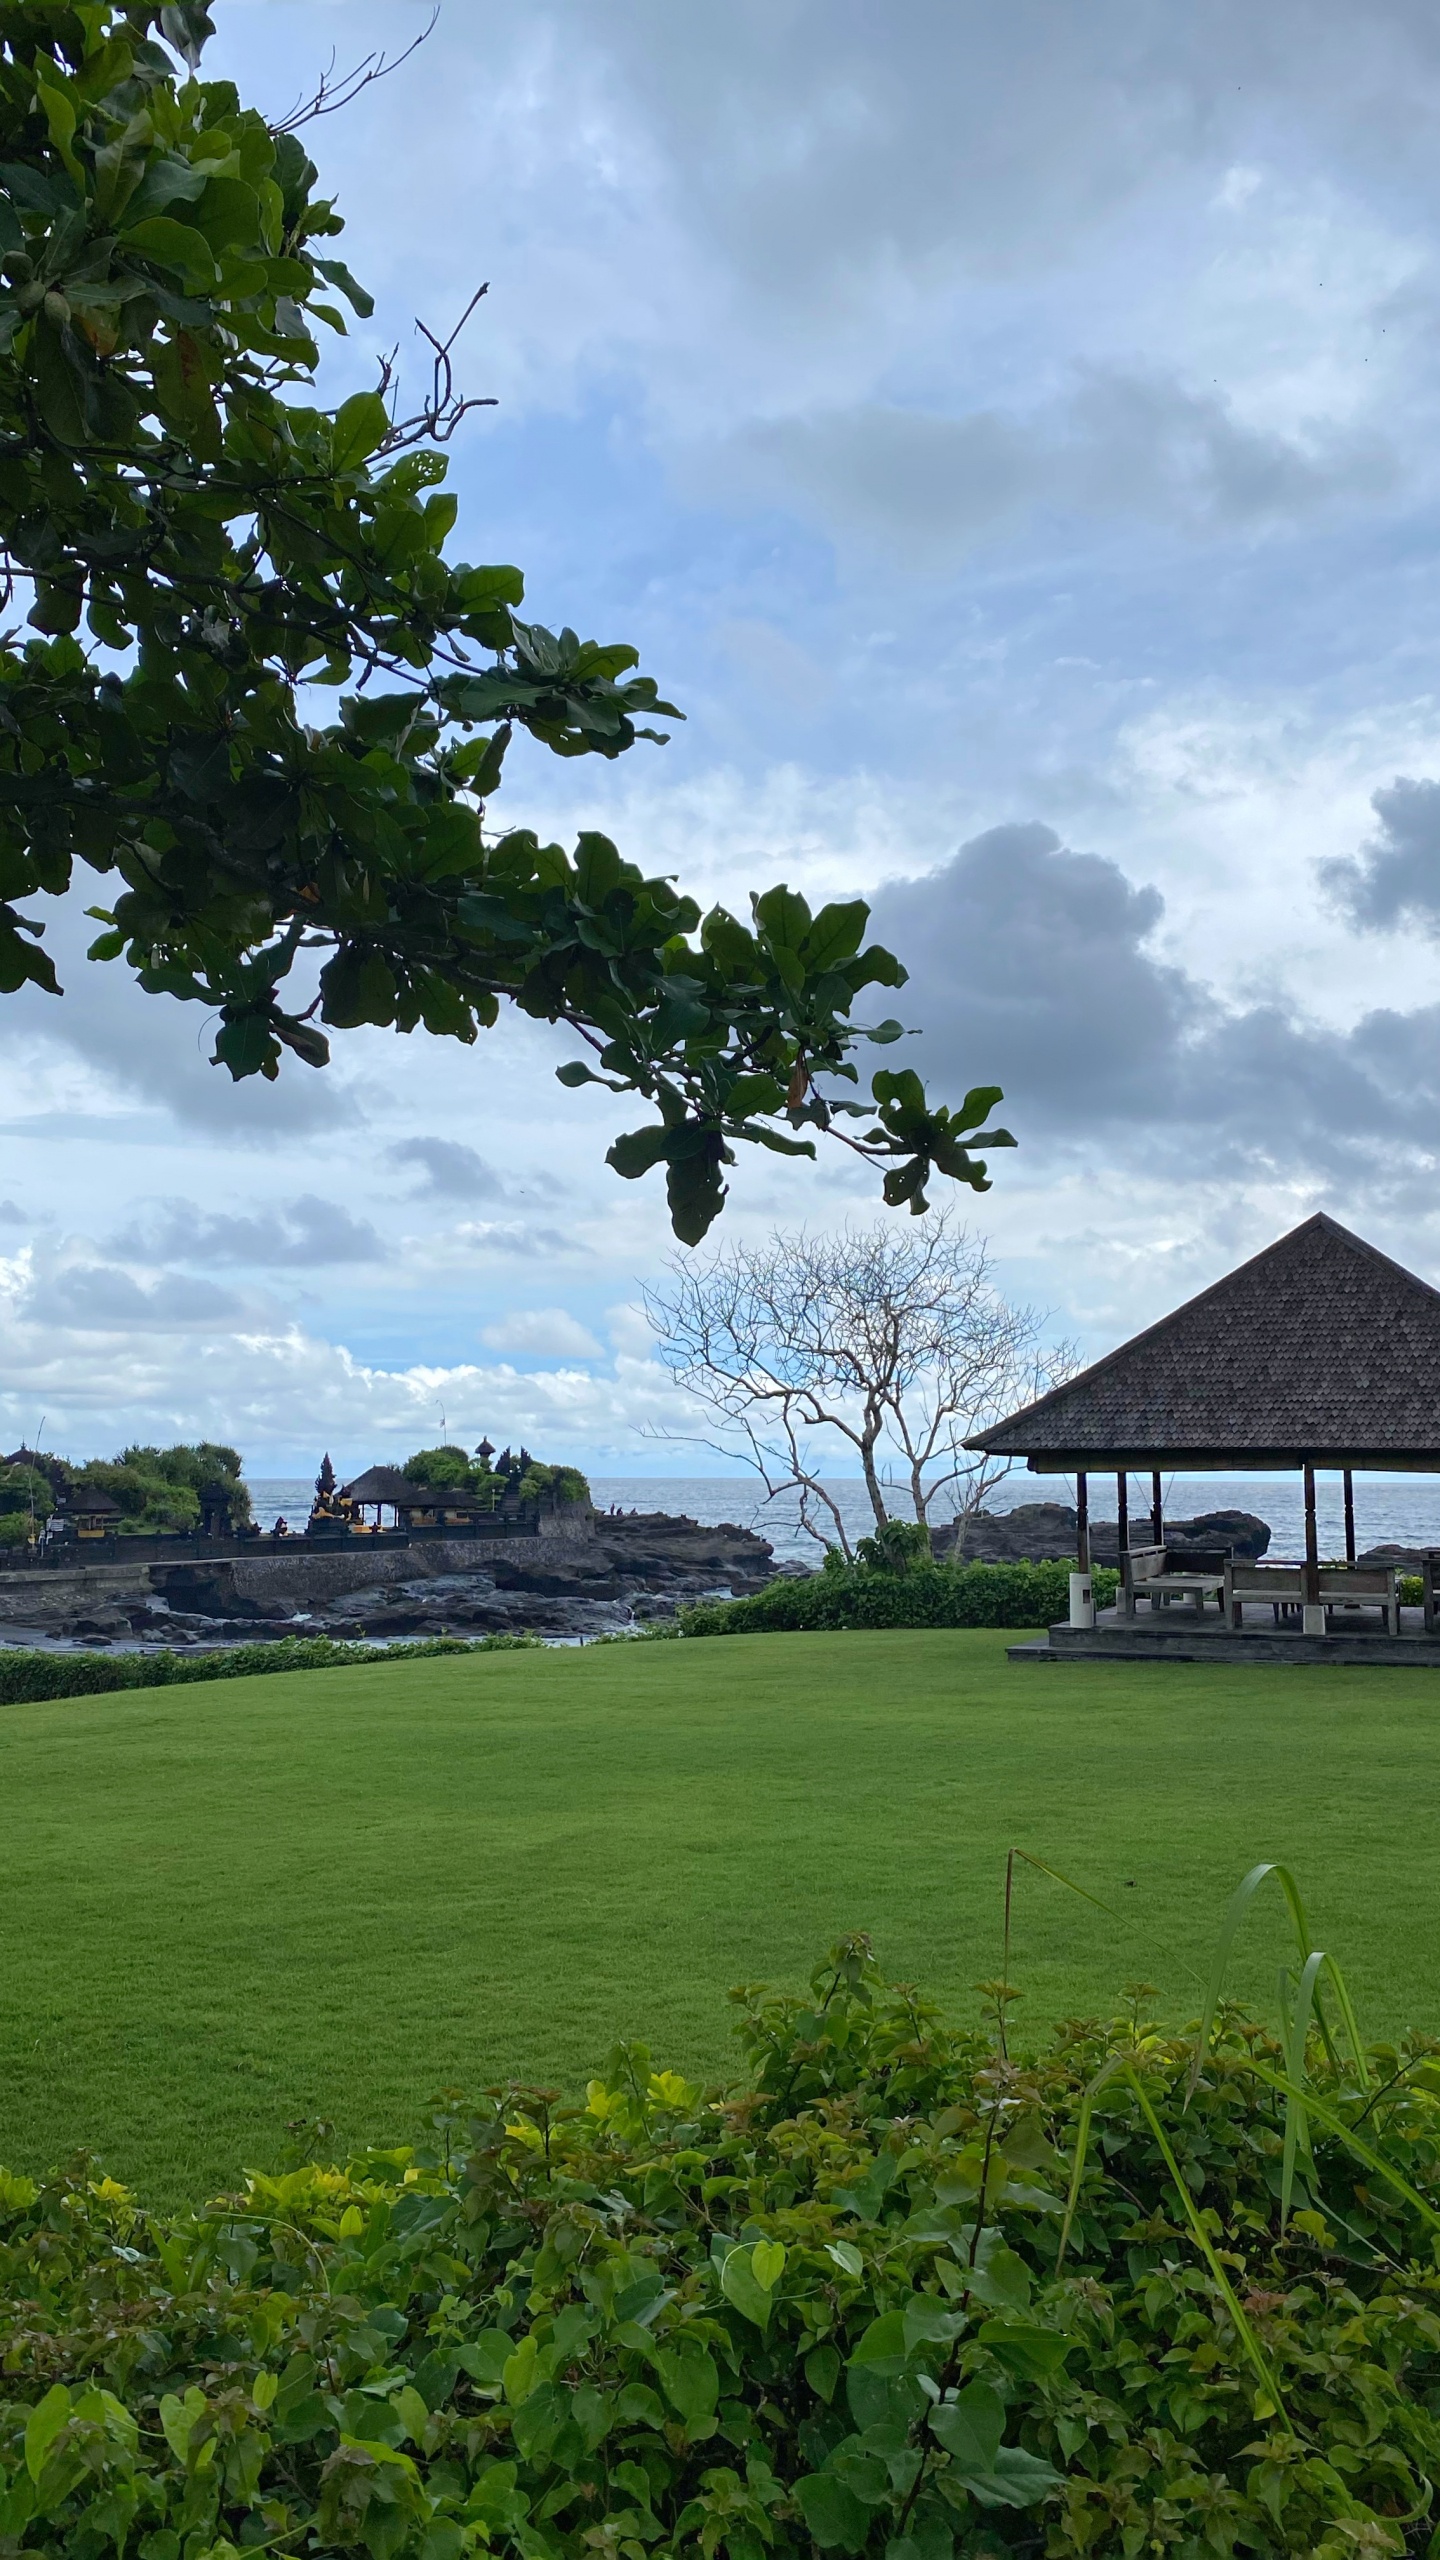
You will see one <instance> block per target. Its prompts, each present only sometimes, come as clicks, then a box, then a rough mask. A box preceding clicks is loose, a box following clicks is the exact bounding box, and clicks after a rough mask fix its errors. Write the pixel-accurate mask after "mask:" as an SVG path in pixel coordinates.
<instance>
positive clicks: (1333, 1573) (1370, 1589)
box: [1225, 1564, 1400, 1636]
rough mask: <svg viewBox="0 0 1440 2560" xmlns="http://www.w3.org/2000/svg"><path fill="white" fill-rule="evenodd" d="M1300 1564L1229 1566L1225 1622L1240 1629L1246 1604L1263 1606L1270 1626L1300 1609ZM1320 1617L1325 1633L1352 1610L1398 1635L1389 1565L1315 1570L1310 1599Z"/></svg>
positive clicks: (1395, 1588) (1303, 1593) (1395, 1585)
mask: <svg viewBox="0 0 1440 2560" xmlns="http://www.w3.org/2000/svg"><path fill="white" fill-rule="evenodd" d="M1305 1577H1306V1568H1305V1566H1304V1565H1303V1564H1230V1565H1228V1566H1227V1567H1226V1571H1225V1616H1226V1620H1227V1622H1228V1623H1229V1625H1230V1626H1232V1627H1239V1626H1242V1625H1243V1624H1244V1609H1245V1603H1246V1601H1247V1600H1260V1601H1268V1602H1269V1604H1270V1606H1271V1608H1272V1610H1273V1611H1274V1615H1275V1620H1276V1624H1277V1625H1278V1624H1279V1621H1280V1618H1281V1615H1282V1613H1283V1614H1284V1615H1285V1616H1289V1615H1291V1614H1292V1613H1293V1614H1296V1615H1298V1613H1299V1612H1300V1611H1301V1610H1302V1609H1303V1608H1304V1607H1305V1605H1306V1602H1307V1601H1308V1599H1309V1596H1310V1595H1309V1593H1308V1592H1307V1590H1306V1587H1305ZM1316 1597H1317V1599H1318V1600H1319V1603H1320V1606H1321V1607H1322V1608H1323V1609H1324V1611H1325V1623H1326V1627H1327V1630H1329V1629H1330V1628H1331V1626H1332V1623H1333V1620H1334V1618H1335V1617H1336V1616H1337V1615H1338V1614H1340V1613H1341V1612H1344V1613H1346V1614H1348V1613H1349V1611H1350V1610H1352V1609H1378V1610H1379V1611H1380V1614H1381V1616H1382V1618H1383V1619H1384V1621H1385V1626H1386V1630H1387V1632H1388V1633H1389V1634H1390V1635H1392V1636H1398V1634H1399V1633H1400V1593H1399V1577H1398V1575H1397V1573H1396V1570H1395V1567H1394V1566H1393V1565H1353V1564H1343V1565H1342V1564H1333V1565H1332V1564H1327V1565H1321V1567H1320V1568H1319V1588H1318V1591H1317V1594H1316Z"/></svg>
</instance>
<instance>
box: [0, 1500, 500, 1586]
mask: <svg viewBox="0 0 1440 2560" xmlns="http://www.w3.org/2000/svg"><path fill="white" fill-rule="evenodd" d="M539 1535H540V1522H539V1518H538V1516H536V1517H532V1518H529V1519H521V1520H516V1519H513V1518H502V1517H500V1516H498V1515H496V1514H494V1513H492V1514H491V1515H490V1516H489V1517H488V1518H484V1519H474V1520H467V1521H465V1522H464V1523H457V1524H456V1525H455V1526H454V1527H451V1528H444V1527H439V1528H433V1529H421V1528H416V1529H351V1528H347V1527H344V1526H343V1525H337V1526H336V1527H334V1528H329V1527H327V1528H325V1529H322V1530H319V1531H317V1533H316V1534H315V1535H314V1536H313V1537H312V1536H308V1535H307V1534H306V1533H305V1532H304V1531H303V1530H296V1531H294V1532H293V1533H292V1534H291V1535H290V1536H288V1537H284V1538H277V1537H276V1536H275V1535H274V1533H273V1531H271V1530H266V1529H262V1530H260V1531H259V1532H258V1534H257V1535H256V1536H254V1537H250V1538H239V1537H229V1538H206V1537H203V1536H202V1535H201V1534H200V1532H199V1531H198V1530H182V1529H176V1530H162V1531H159V1532H156V1533H147V1534H145V1535H138V1534H137V1535H135V1536H131V1537H118V1536H115V1535H113V1534H112V1533H111V1532H110V1531H108V1530H107V1531H106V1533H105V1534H104V1536H102V1537H76V1538H57V1539H53V1540H51V1541H49V1542H48V1543H47V1544H45V1545H43V1546H38V1547H0V1574H3V1573H37V1572H38V1573H74V1572H76V1571H77V1570H78V1569H79V1568H81V1567H83V1566H87V1565H123V1564H229V1563H235V1562H242V1561H243V1560H244V1559H245V1558H246V1557H253V1556H268V1557H273V1556H316V1555H322V1556H328V1555H365V1554H368V1553H369V1552H370V1551H371V1550H372V1549H373V1548H376V1547H384V1548H386V1549H389V1548H391V1547H422V1546H434V1545H450V1544H458V1543H461V1542H468V1541H470V1540H472V1539H473V1540H474V1541H475V1543H476V1544H477V1545H493V1544H495V1543H496V1541H497V1540H500V1539H504V1538H538V1536H539Z"/></svg>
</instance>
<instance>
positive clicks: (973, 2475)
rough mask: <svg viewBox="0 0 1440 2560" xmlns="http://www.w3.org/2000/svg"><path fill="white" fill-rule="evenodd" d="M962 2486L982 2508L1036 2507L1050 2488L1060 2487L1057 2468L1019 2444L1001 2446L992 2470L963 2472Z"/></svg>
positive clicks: (1060, 2480)
mask: <svg viewBox="0 0 1440 2560" xmlns="http://www.w3.org/2000/svg"><path fill="white" fill-rule="evenodd" d="M963 2476H964V2480H965V2486H966V2488H967V2489H968V2490H969V2491H970V2494H971V2496H972V2497H973V2498H978V2500H979V2502H980V2504H981V2506H982V2507H1038V2506H1039V2504H1040V2501H1041V2499H1042V2498H1046V2497H1048V2496H1049V2494H1050V2491H1051V2490H1052V2489H1060V2488H1063V2487H1064V2482H1063V2480H1062V2478H1061V2475H1060V2473H1059V2472H1058V2471H1056V2470H1054V2469H1053V2468H1052V2466H1051V2465H1050V2464H1049V2463H1048V2462H1042V2460H1041V2458H1040V2456H1039V2454H1038V2453H1027V2452H1026V2451H1025V2449H1024V2447H1023V2446H1022V2445H1018V2444H1014V2445H1012V2444H1005V2445H1002V2446H1001V2448H1000V2450H999V2452H998V2453H997V2454H996V2456H995V2464H994V2468H993V2470H991V2471H989V2472H986V2473H980V2472H966V2473H965V2474H964V2475H963Z"/></svg>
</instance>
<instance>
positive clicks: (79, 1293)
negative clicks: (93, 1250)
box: [30, 1262, 245, 1333]
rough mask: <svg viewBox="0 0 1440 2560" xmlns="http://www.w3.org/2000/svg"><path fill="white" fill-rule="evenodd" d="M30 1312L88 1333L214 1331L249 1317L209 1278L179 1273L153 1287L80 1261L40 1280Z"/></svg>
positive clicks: (110, 1267)
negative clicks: (148, 1329)
mask: <svg viewBox="0 0 1440 2560" xmlns="http://www.w3.org/2000/svg"><path fill="white" fill-rule="evenodd" d="M30 1312H31V1313H32V1314H33V1315H34V1316H35V1317H36V1318H38V1319H40V1320H41V1321H42V1322H44V1323H45V1324H46V1325H49V1326H57V1327H58V1326H65V1325H69V1326H73V1327H75V1329H76V1330H77V1331H79V1332H83V1333H125V1332H129V1331H131V1330H133V1328H134V1327H136V1326H149V1325H158V1326H164V1327H165V1328H166V1329H167V1330H168V1329H170V1328H173V1327H187V1328H188V1327H199V1328H202V1329H204V1330H209V1329H210V1328H211V1327H213V1326H215V1325H218V1324H223V1323H226V1322H228V1321H234V1320H237V1319H239V1318H240V1317H241V1316H243V1314H244V1312H245V1309H244V1302H243V1300H241V1299H240V1298H237V1297H236V1296H235V1295H234V1293H233V1291H231V1290H229V1289H217V1288H216V1287H215V1285H214V1283H213V1282H212V1281H209V1280H189V1279H185V1278H183V1277H181V1276H180V1275H178V1274H176V1275H173V1276H168V1277H166V1278H164V1279H161V1280H157V1281H155V1282H153V1283H152V1284H151V1285H150V1286H149V1287H148V1288H145V1287H142V1286H141V1284H140V1283H139V1282H138V1281H137V1280H134V1279H132V1277H131V1275H130V1273H129V1272H128V1271H120V1270H117V1269H116V1268H115V1267H114V1265H113V1264H110V1263H103V1262H93V1263H79V1264H76V1265H74V1266H72V1267H71V1268H70V1269H68V1270H62V1271H58V1272H54V1273H52V1274H49V1275H47V1276H46V1277H45V1278H43V1279H37V1280H36V1282H35V1284H34V1292H33V1297H32V1299H31V1304H30Z"/></svg>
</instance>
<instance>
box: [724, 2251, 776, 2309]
mask: <svg viewBox="0 0 1440 2560" xmlns="http://www.w3.org/2000/svg"><path fill="white" fill-rule="evenodd" d="M751 2256H752V2252H751V2251H750V2250H749V2249H731V2250H730V2251H729V2252H728V2253H727V2255H726V2258H725V2261H724V2264H723V2265H722V2267H721V2269H720V2290H721V2292H722V2293H723V2294H724V2296H725V2299H726V2301H727V2302H733V2303H734V2305H735V2308H736V2310H737V2311H738V2312H740V2313H741V2314H742V2315H743V2316H744V2318H745V2319H747V2320H751V2321H753V2322H754V2324H755V2327H756V2328H757V2329H764V2328H767V2327H768V2326H769V2321H770V2313H771V2309H772V2307H773V2304H772V2297H771V2295H770V2294H768V2293H767V2292H766V2291H765V2290H764V2288H763V2287H762V2286H760V2285H758V2284H757V2283H756V2281H755V2274H754V2269H753V2267H752V2265H751Z"/></svg>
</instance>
